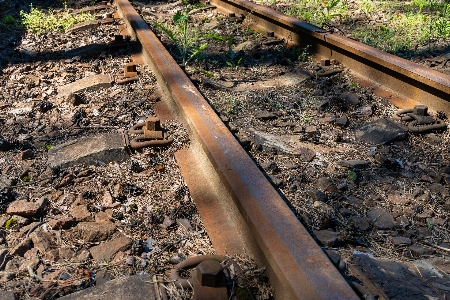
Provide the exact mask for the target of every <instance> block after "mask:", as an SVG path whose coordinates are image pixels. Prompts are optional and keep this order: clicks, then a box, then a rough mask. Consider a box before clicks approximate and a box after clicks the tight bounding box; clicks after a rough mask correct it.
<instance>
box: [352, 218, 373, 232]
mask: <svg viewBox="0 0 450 300" xmlns="http://www.w3.org/2000/svg"><path fill="white" fill-rule="evenodd" d="M349 224H351V225H352V226H353V227H354V228H355V229H356V230H359V231H366V230H367V229H369V227H370V224H369V220H368V219H367V218H365V217H351V218H350V220H349Z"/></svg>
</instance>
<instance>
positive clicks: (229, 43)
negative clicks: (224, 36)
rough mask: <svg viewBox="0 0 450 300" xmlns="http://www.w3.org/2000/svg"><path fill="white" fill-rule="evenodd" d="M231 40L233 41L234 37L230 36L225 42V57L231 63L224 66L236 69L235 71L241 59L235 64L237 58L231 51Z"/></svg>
mask: <svg viewBox="0 0 450 300" xmlns="http://www.w3.org/2000/svg"><path fill="white" fill-rule="evenodd" d="M233 40H234V35H231V36H230V37H229V38H228V41H227V46H228V51H227V55H228V57H229V58H230V59H231V61H227V62H226V64H227V65H228V66H230V67H234V68H236V70H237V69H238V68H239V66H240V64H241V62H242V57H240V58H239V59H238V60H237V62H235V60H236V58H237V54H236V52H235V51H234V50H233V48H232V45H233Z"/></svg>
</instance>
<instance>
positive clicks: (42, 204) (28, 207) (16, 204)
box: [6, 197, 50, 217]
mask: <svg viewBox="0 0 450 300" xmlns="http://www.w3.org/2000/svg"><path fill="white" fill-rule="evenodd" d="M49 203H50V202H49V200H48V199H47V198H46V197H42V198H40V199H34V200H31V201H27V200H16V201H13V202H11V203H10V204H9V206H8V208H7V210H6V213H8V214H10V215H18V216H23V217H35V216H38V215H40V214H42V213H43V212H44V210H45V208H46V207H47V206H48V205H49Z"/></svg>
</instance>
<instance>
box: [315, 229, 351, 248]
mask: <svg viewBox="0 0 450 300" xmlns="http://www.w3.org/2000/svg"><path fill="white" fill-rule="evenodd" d="M313 233H314V235H315V237H316V238H317V239H318V240H319V242H320V243H321V244H322V245H324V246H327V247H340V246H343V245H344V244H345V241H344V239H343V238H342V236H341V234H340V233H339V232H334V231H330V230H314V231H313Z"/></svg>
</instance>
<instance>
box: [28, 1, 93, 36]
mask: <svg viewBox="0 0 450 300" xmlns="http://www.w3.org/2000/svg"><path fill="white" fill-rule="evenodd" d="M20 17H21V25H22V26H23V27H24V28H26V29H27V30H29V31H31V32H34V33H38V34H39V33H42V32H45V31H50V30H66V29H67V28H69V27H70V26H72V25H73V24H76V23H80V22H84V21H87V20H93V19H94V16H93V15H91V14H90V13H83V12H81V13H80V14H78V15H74V14H71V13H69V11H68V10H67V9H66V10H65V11H64V12H63V13H61V14H58V15H57V14H55V13H54V11H52V10H50V11H49V12H48V13H44V12H43V11H41V10H39V9H37V8H35V7H33V6H32V5H30V12H29V13H28V12H25V11H20Z"/></svg>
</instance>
